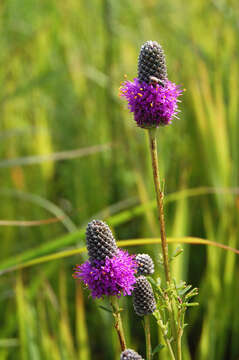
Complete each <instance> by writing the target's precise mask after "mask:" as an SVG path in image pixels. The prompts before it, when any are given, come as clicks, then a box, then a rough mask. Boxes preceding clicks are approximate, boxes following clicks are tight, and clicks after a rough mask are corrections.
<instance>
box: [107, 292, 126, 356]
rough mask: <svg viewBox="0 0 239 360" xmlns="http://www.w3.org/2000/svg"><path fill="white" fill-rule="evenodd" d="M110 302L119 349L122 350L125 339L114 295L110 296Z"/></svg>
mask: <svg viewBox="0 0 239 360" xmlns="http://www.w3.org/2000/svg"><path fill="white" fill-rule="evenodd" d="M110 303H111V306H112V310H113V315H114V318H115V330H116V331H117V334H118V338H119V342H120V347H121V350H122V351H124V350H125V349H126V341H125V336H124V330H123V324H122V320H121V316H120V308H119V303H118V298H117V297H116V296H111V297H110Z"/></svg>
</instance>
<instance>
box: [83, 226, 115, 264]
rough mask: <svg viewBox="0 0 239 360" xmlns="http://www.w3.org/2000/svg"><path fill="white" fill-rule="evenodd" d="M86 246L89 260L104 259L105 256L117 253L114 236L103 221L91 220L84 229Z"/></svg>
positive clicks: (110, 256) (92, 261)
mask: <svg viewBox="0 0 239 360" xmlns="http://www.w3.org/2000/svg"><path fill="white" fill-rule="evenodd" d="M86 246H87V250H88V254H89V260H90V262H91V263H94V261H95V260H105V258H106V257H109V258H112V257H113V256H115V255H116V253H117V245H116V241H115V238H114V236H113V234H112V232H111V230H110V228H109V226H108V225H106V224H105V223H104V222H103V221H100V220H93V221H91V222H90V223H89V224H88V226H87V229H86Z"/></svg>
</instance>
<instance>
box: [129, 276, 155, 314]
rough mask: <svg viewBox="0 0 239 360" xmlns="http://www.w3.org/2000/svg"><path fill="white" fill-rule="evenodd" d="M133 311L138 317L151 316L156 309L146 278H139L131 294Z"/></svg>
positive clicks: (150, 287) (151, 290)
mask: <svg viewBox="0 0 239 360" xmlns="http://www.w3.org/2000/svg"><path fill="white" fill-rule="evenodd" d="M133 305H134V311H135V312H136V314H137V315H139V316H145V315H148V314H152V313H153V312H154V311H155V309H156V301H155V298H154V293H153V289H152V286H151V284H150V283H149V282H148V280H147V279H146V277H144V276H139V277H138V278H137V280H136V284H135V286H134V292H133Z"/></svg>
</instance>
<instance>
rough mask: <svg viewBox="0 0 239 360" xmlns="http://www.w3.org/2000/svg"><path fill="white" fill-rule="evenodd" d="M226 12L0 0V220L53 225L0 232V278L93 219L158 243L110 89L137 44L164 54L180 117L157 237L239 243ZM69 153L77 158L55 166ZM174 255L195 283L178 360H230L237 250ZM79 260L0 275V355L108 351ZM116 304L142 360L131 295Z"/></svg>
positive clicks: (172, 136) (75, 242) (217, 5)
mask: <svg viewBox="0 0 239 360" xmlns="http://www.w3.org/2000/svg"><path fill="white" fill-rule="evenodd" d="M238 15H239V5H238V2H237V1H236V0H227V1H226V0H218V1H215V0H211V1H206V0H200V1H199V0H196V1H194V2H190V1H189V0H187V1H181V0H169V1H167V2H164V3H163V2H158V1H156V0H147V1H143V0H139V1H130V0H121V1H118V2H117V1H113V0H102V1H97V0H91V1H83V0H82V1H77V0H68V1H58V2H56V1H54V0H49V1H46V0H41V1H39V0H21V1H18V0H2V1H1V3H0V34H1V36H0V48H1V51H0V119H1V121H0V126H1V128H0V139H1V144H0V153H1V160H0V172H1V186H0V197H1V204H2V206H1V207H0V219H1V220H28V221H30V220H41V219H47V218H52V217H55V216H56V217H60V219H61V221H59V222H58V223H54V224H49V225H42V226H39V227H15V226H14V227H13V226H9V227H6V226H1V227H0V233H1V252H0V261H1V262H0V269H3V268H5V267H7V266H12V265H14V262H15V263H17V262H18V261H19V260H20V261H26V260H30V259H33V258H38V257H40V256H44V255H49V254H52V255H53V258H54V254H55V253H57V252H58V251H62V250H66V249H68V248H70V247H73V249H74V248H75V247H78V246H82V245H83V244H84V241H82V239H83V232H82V231H81V229H83V228H84V226H85V224H86V223H87V222H88V221H89V220H90V219H92V218H94V217H100V218H102V219H105V220H106V221H107V220H109V223H110V224H111V225H112V226H113V228H114V231H115V233H116V235H117V238H118V239H119V240H122V239H130V238H132V239H134V238H145V237H157V236H158V234H159V228H158V224H157V218H156V214H155V207H154V205H153V203H152V200H153V199H154V192H153V181H152V175H151V169H150V158H149V153H148V147H147V137H146V134H145V133H144V131H142V130H140V129H138V128H136V126H135V124H134V122H133V120H132V117H131V115H129V114H128V112H127V109H126V104H125V103H124V102H123V101H121V100H120V99H119V98H118V96H117V94H118V87H119V85H120V82H121V81H123V80H124V74H127V76H128V78H129V79H132V78H134V77H135V76H136V67H137V56H138V51H139V48H140V45H141V44H142V43H143V42H144V41H146V40H148V39H152V40H157V41H159V42H160V43H161V44H162V45H163V47H164V49H165V53H166V56H167V62H168V73H169V77H170V79H171V80H172V81H174V82H176V83H179V84H182V86H183V87H185V88H186V89H187V91H186V93H185V94H184V99H183V103H182V104H181V110H182V112H181V116H180V120H175V121H174V124H173V125H172V126H170V127H167V128H163V129H160V131H159V158H160V170H161V173H162V174H163V178H165V184H166V195H167V196H168V198H169V199H170V196H172V197H173V196H175V198H174V201H168V202H167V204H166V219H167V233H168V235H169V236H170V237H183V236H194V237H200V238H205V239H210V240H212V241H216V242H218V243H221V244H225V245H228V246H231V247H235V248H239V239H238V215H239V214H238V211H239V202H238V175H239V172H238V160H239V158H238V147H239V139H238V133H239V126H238V120H239V116H238V115H239V109H238V95H239V94H238V85H239V84H238V83H239V81H238V73H239V71H238V70H239V69H238V59H239V53H238V45H237V42H238V41H237V38H238V32H239V25H238ZM105 145H107V146H105ZM87 149H88V150H89V149H91V150H90V152H89V151H88V150H87ZM72 150H77V152H76V156H77V157H75V158H72V159H69V158H67V155H66V156H65V157H64V156H63V158H61V159H56V158H55V155H54V154H55V153H62V152H64V154H69V152H71V151H72ZM78 150H79V153H78ZM87 151H88V152H87ZM82 153H83V155H82V156H81V155H80V154H82ZM49 154H51V155H49ZM52 154H53V155H52ZM77 154H79V156H78V155H77ZM39 159H40V160H39ZM57 160H58V161H57ZM190 189H195V190H190ZM196 189H198V190H196ZM200 189H204V191H201V192H200ZM205 189H208V191H206V190H205ZM210 189H211V190H210ZM190 191H194V192H195V195H194V196H189V194H190ZM177 192H178V196H177ZM174 194H175V195H174ZM199 195H200V196H199ZM78 229H80V231H78ZM175 246H176V245H175ZM173 248H174V245H171V247H170V250H171V251H173ZM183 248H184V254H183V255H182V256H181V257H179V258H178V259H177V260H176V261H175V263H174V264H173V267H174V273H175V276H176V277H177V278H178V279H180V278H183V279H185V280H187V281H188V282H190V283H192V284H193V285H194V286H198V287H199V289H200V295H199V299H198V300H199V302H200V308H199V309H192V310H190V312H189V315H188V319H187V322H188V323H189V324H190V326H189V327H188V328H187V331H186V335H185V338H184V360H188V359H196V360H208V359H211V360H223V359H228V360H229V359H232V360H237V359H238V358H239V351H238V338H239V315H238V301H239V285H238V281H237V279H238V271H239V269H238V259H237V255H235V254H233V253H231V252H225V251H223V250H222V249H217V248H214V247H206V248H204V247H201V246H195V247H193V246H192V247H191V246H190V245H188V244H184V245H183ZM143 250H145V251H148V252H150V253H151V254H152V256H153V257H154V258H155V259H157V255H158V251H159V247H158V246H155V245H154V246H151V245H147V246H146V247H145V246H144V247H142V246H141V247H140V248H139V247H138V248H137V247H135V248H134V249H132V250H130V251H143ZM82 259H83V258H82V257H81V258H80V257H79V255H78V256H74V257H70V258H67V259H62V260H57V261H56V260H55V261H50V262H47V263H45V264H42V265H38V266H34V267H30V268H28V269H25V270H22V271H21V272H20V271H19V272H18V273H17V274H16V273H14V272H13V273H9V274H5V275H2V276H1V277H0V309H1V310H0V323H1V327H0V360H5V359H22V360H25V359H27V360H28V359H31V360H38V359H46V360H48V359H49V360H52V359H57V360H58V359H61V360H62V359H73V360H75V359H80V360H89V359H92V360H94V359H95V360H101V359H118V358H119V356H118V350H119V349H118V343H117V339H116V335H115V334H114V333H113V332H112V319H111V317H110V315H109V314H107V313H105V312H104V311H102V310H101V309H100V308H99V307H98V305H99V304H100V303H101V302H99V301H97V302H93V301H92V300H91V299H88V294H87V292H85V291H84V292H82V289H81V288H80V287H79V286H77V284H76V283H75V282H74V281H73V280H72V278H71V273H72V267H73V266H74V264H75V263H77V262H78V263H79V262H81V261H82ZM122 304H123V306H124V308H125V312H124V313H123V317H124V320H126V321H125V323H126V332H127V334H128V337H129V340H130V346H131V347H132V348H136V349H138V350H139V351H140V352H141V353H142V354H143V353H144V346H143V330H142V329H141V328H140V326H138V325H140V324H139V320H137V319H136V318H135V317H134V316H133V314H132V304H131V301H130V299H123V300H122ZM102 329H104V330H102ZM157 338H158V335H157V329H156V327H155V326H154V327H153V341H154V342H155V343H156V341H157ZM160 359H161V360H166V359H167V355H166V354H165V353H164V351H162V352H161V354H160Z"/></svg>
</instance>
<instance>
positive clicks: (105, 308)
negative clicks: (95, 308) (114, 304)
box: [99, 305, 113, 314]
mask: <svg viewBox="0 0 239 360" xmlns="http://www.w3.org/2000/svg"><path fill="white" fill-rule="evenodd" d="M99 308H101V309H102V310H104V311H107V312H109V313H111V314H112V313H113V311H112V310H111V309H108V308H107V307H106V306H103V305H99Z"/></svg>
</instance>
